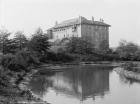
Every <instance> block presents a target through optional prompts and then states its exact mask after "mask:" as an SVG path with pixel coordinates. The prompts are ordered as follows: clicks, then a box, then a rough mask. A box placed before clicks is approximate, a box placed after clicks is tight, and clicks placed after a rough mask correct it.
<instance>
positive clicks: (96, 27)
mask: <svg viewBox="0 0 140 104" xmlns="http://www.w3.org/2000/svg"><path fill="white" fill-rule="evenodd" d="M109 27H110V25H108V24H106V23H104V21H103V19H100V21H95V20H94V18H93V17H92V19H91V20H88V19H86V18H85V17H82V16H79V17H78V18H74V19H70V20H66V21H63V22H61V23H57V22H56V24H55V26H54V27H52V28H50V29H48V30H47V33H48V35H49V37H50V39H51V40H52V41H56V40H61V39H63V38H70V37H82V38H83V39H86V40H87V41H89V42H91V43H92V44H93V46H94V47H95V48H98V49H99V48H101V47H104V48H108V47H109Z"/></svg>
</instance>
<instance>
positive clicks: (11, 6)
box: [0, 0, 140, 47]
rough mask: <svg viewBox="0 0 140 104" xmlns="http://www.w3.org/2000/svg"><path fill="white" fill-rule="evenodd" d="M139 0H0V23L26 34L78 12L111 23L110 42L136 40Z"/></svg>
mask: <svg viewBox="0 0 140 104" xmlns="http://www.w3.org/2000/svg"><path fill="white" fill-rule="evenodd" d="M139 10H140V0H0V27H1V28H2V27H5V28H6V29H8V30H9V31H10V32H15V31H17V30H23V31H24V32H25V33H26V34H27V35H28V36H29V35H30V34H31V33H33V32H34V31H35V29H37V28H38V27H41V28H42V29H43V30H44V31H45V30H47V29H48V28H50V27H52V26H54V24H55V21H56V20H57V21H58V23H59V22H61V21H63V20H66V19H71V18H75V17H78V16H83V17H86V18H87V19H91V16H94V18H95V20H99V19H100V18H103V19H104V22H106V23H108V24H110V25H111V27H110V46H112V47H114V46H117V45H118V43H119V41H120V40H121V39H125V40H127V41H133V42H135V43H138V44H140V12H139Z"/></svg>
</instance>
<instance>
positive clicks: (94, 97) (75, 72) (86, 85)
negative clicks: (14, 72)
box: [29, 65, 140, 104]
mask: <svg viewBox="0 0 140 104" xmlns="http://www.w3.org/2000/svg"><path fill="white" fill-rule="evenodd" d="M29 87H30V88H31V90H32V91H33V93H34V94H36V95H37V96H39V97H40V98H42V99H43V100H45V101H47V102H49V103H52V104H140V83H139V82H135V81H132V80H128V79H126V78H125V77H124V76H120V75H118V74H117V73H116V72H115V71H113V68H111V67H102V66H93V65H81V66H75V67H71V68H69V69H68V70H65V71H63V72H54V73H51V74H50V73H48V74H47V75H43V76H35V77H33V79H32V80H31V82H30V85H29Z"/></svg>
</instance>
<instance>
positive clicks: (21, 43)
mask: <svg viewBox="0 0 140 104" xmlns="http://www.w3.org/2000/svg"><path fill="white" fill-rule="evenodd" d="M14 40H15V42H16V44H17V48H18V49H19V50H22V49H23V48H25V47H26V46H27V44H28V40H27V38H26V36H25V35H24V33H23V31H18V32H16V33H15V38H14Z"/></svg>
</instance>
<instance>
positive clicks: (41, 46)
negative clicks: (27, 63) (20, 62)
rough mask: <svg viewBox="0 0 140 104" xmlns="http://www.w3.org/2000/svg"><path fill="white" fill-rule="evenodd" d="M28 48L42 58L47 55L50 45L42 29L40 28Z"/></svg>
mask: <svg viewBox="0 0 140 104" xmlns="http://www.w3.org/2000/svg"><path fill="white" fill-rule="evenodd" d="M28 47H29V50H30V51H34V52H36V53H37V54H38V55H40V56H43V55H45V54H47V52H48V49H49V47H50V44H49V41H48V37H47V35H46V34H45V33H43V31H42V29H41V28H38V29H37V30H36V32H35V33H34V34H33V36H32V38H31V40H30V42H29V46H28Z"/></svg>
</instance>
